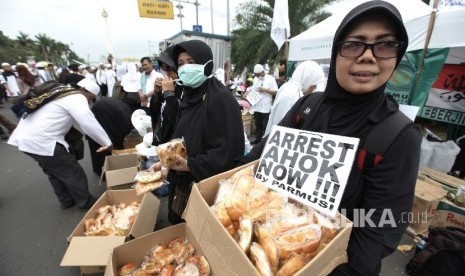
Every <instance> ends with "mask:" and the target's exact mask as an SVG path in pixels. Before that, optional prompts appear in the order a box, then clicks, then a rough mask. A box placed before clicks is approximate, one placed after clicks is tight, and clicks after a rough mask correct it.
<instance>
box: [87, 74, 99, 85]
mask: <svg viewBox="0 0 465 276" xmlns="http://www.w3.org/2000/svg"><path fill="white" fill-rule="evenodd" d="M85 77H86V79H89V80H91V81H93V82H95V83H97V80H96V79H95V76H94V74H92V73H89V72H88V73H87V74H86V75H85Z"/></svg>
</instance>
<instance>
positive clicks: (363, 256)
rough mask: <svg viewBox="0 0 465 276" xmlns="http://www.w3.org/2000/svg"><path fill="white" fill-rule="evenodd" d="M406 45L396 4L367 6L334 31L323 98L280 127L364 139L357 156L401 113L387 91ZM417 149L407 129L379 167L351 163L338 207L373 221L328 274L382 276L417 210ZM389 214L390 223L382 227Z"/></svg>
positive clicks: (414, 132) (357, 231) (257, 150)
mask: <svg viewBox="0 0 465 276" xmlns="http://www.w3.org/2000/svg"><path fill="white" fill-rule="evenodd" d="M407 45H408V37H407V32H406V30H405V27H404V25H403V23H402V18H401V16H400V13H399V11H398V10H397V9H396V8H395V7H394V6H393V5H391V4H389V3H387V2H384V1H369V2H366V3H363V4H361V5H359V6H357V7H356V8H354V9H353V10H352V11H350V12H349V14H348V15H347V16H346V17H345V18H344V19H343V21H342V23H341V25H340V26H339V28H338V30H337V31H336V33H335V36H334V41H333V48H332V56H331V64H330V69H329V75H328V83H327V87H326V89H325V92H324V93H323V94H320V95H321V97H320V98H319V100H317V102H316V103H315V105H314V108H313V109H312V110H311V112H310V113H309V115H308V116H307V118H306V119H305V121H304V122H300V124H299V123H298V122H297V120H296V118H297V115H298V114H299V113H298V112H299V110H300V107H301V106H302V104H303V103H304V102H305V100H306V99H307V97H303V98H301V99H300V100H299V101H297V102H296V104H295V105H294V106H293V107H292V108H291V110H290V111H289V112H288V113H287V114H286V116H285V117H284V119H283V120H282V121H281V123H280V125H282V126H286V127H292V128H299V129H305V130H310V131H315V132H323V133H330V134H336V135H343V136H351V137H357V138H360V147H359V152H358V155H360V152H361V151H360V148H362V147H363V145H364V142H365V141H366V138H367V134H368V133H369V131H370V129H371V128H372V127H373V126H374V125H376V124H378V123H380V122H382V121H383V120H384V119H385V118H387V117H388V116H389V115H391V114H393V113H396V112H397V110H398V104H397V102H396V101H395V100H394V98H392V97H390V96H388V95H386V93H385V91H384V90H385V87H386V83H387V81H388V80H389V78H390V76H391V75H392V73H393V71H394V69H395V68H396V66H397V65H398V64H399V62H400V61H401V59H402V56H403V55H404V53H405V51H406V48H407ZM316 94H319V93H316ZM316 94H312V95H310V96H309V97H310V98H311V97H313V95H316ZM402 116H403V115H402ZM265 143H266V139H263V142H261V143H260V144H258V145H257V146H255V147H254V148H253V150H252V152H251V153H250V154H249V156H247V157H248V158H247V160H241V161H242V162H244V163H246V162H249V161H251V160H254V159H257V158H259V157H260V154H261V152H262V151H263V147H264V145H265ZM420 143H421V134H420V130H419V128H418V127H416V126H415V125H413V124H409V125H407V126H406V127H405V128H403V129H402V130H401V131H400V132H399V134H398V136H397V137H396V138H395V139H394V141H393V142H392V144H391V145H390V147H389V148H388V150H387V151H386V152H385V154H384V158H383V159H382V160H381V161H380V162H379V163H377V165H376V166H375V167H374V168H371V169H365V168H363V167H362V168H361V169H359V168H357V164H356V163H357V162H354V166H353V167H352V170H351V174H350V177H349V180H348V183H347V186H346V189H345V191H344V194H343V196H342V200H341V204H340V206H339V209H340V210H345V212H346V214H347V216H348V218H349V219H351V220H357V217H356V216H354V214H355V213H358V214H361V211H360V210H362V211H363V212H365V214H369V219H370V220H371V221H372V222H373V223H365V225H364V227H361V226H360V227H354V228H353V230H352V234H351V237H350V240H349V245H348V248H347V254H348V263H345V264H342V265H340V266H338V267H337V268H336V269H335V270H334V271H333V272H332V273H331V275H378V274H379V272H380V269H381V260H382V259H383V258H384V257H386V256H387V255H389V254H391V253H392V252H393V251H394V250H395V249H396V247H397V245H398V243H399V241H400V239H401V237H402V235H403V233H404V232H405V230H406V228H407V225H408V221H407V220H406V216H407V214H408V212H410V211H411V209H412V203H413V196H414V190H415V182H416V175H417V170H418V163H419V154H420ZM356 160H357V159H356ZM386 210H387V212H386ZM386 214H389V215H390V216H389V218H390V219H392V221H393V223H392V224H386V223H382V222H383V219H387V217H383V215H384V216H385V215H386ZM359 225H361V223H360V222H359Z"/></svg>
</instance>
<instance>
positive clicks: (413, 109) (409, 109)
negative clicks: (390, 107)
mask: <svg viewBox="0 0 465 276" xmlns="http://www.w3.org/2000/svg"><path fill="white" fill-rule="evenodd" d="M399 110H400V111H401V112H402V113H404V115H405V116H407V117H408V118H409V119H410V120H412V122H414V121H415V118H416V117H417V114H418V110H420V107H418V106H414V105H406V104H399Z"/></svg>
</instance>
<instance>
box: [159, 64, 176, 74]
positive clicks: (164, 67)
mask: <svg viewBox="0 0 465 276" xmlns="http://www.w3.org/2000/svg"><path fill="white" fill-rule="evenodd" d="M161 69H163V70H164V71H165V72H167V73H168V72H171V71H174V70H173V69H172V68H171V67H169V66H167V65H162V66H161Z"/></svg>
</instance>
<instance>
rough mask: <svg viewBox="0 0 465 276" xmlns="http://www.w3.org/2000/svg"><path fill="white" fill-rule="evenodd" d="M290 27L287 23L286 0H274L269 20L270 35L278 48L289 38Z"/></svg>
mask: <svg viewBox="0 0 465 276" xmlns="http://www.w3.org/2000/svg"><path fill="white" fill-rule="evenodd" d="M290 33H291V27H290V25H289V7H288V2H287V0H276V1H275V2H274V11H273V20H272V21H271V32H270V36H271V39H273V41H274V43H276V46H278V50H279V49H281V47H282V46H283V44H284V42H286V40H287V39H288V38H289V36H290Z"/></svg>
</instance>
